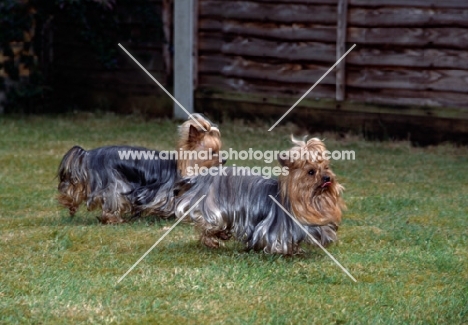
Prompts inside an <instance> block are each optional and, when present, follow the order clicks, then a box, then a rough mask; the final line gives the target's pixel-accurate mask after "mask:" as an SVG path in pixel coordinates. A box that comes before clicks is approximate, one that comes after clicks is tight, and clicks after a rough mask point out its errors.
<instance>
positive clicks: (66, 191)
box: [57, 146, 88, 215]
mask: <svg viewBox="0 0 468 325" xmlns="http://www.w3.org/2000/svg"><path fill="white" fill-rule="evenodd" d="M86 155H87V151H86V150H84V149H83V148H81V147H79V146H74V147H73V148H71V149H70V150H69V151H68V152H67V153H66V154H65V156H64V157H63V159H62V161H61V162H60V165H59V169H58V173H57V176H58V178H59V185H58V190H59V195H58V198H57V199H58V202H59V203H60V204H61V205H63V206H65V207H67V208H68V209H69V210H70V215H74V214H75V212H76V210H77V209H78V206H79V205H80V204H81V202H83V200H85V199H86V197H87V189H88V169H87V161H86Z"/></svg>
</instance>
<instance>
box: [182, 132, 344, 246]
mask: <svg viewBox="0 0 468 325" xmlns="http://www.w3.org/2000/svg"><path fill="white" fill-rule="evenodd" d="M293 143H294V144H295V146H294V147H293V148H292V149H290V150H289V151H286V152H283V154H281V155H280V156H279V157H278V161H279V163H280V164H281V165H282V166H283V168H284V167H287V171H288V172H287V173H283V174H282V175H281V176H280V177H279V178H278V180H274V179H265V178H264V177H263V176H240V175H238V174H241V173H239V172H238V171H236V169H235V167H231V168H227V167H225V168H223V170H224V171H225V173H226V174H223V175H224V176H221V175H219V174H221V172H220V173H219V174H218V175H216V173H214V172H211V173H205V174H207V175H206V176H204V174H200V175H197V176H195V177H194V178H190V179H189V178H186V179H183V180H181V181H180V182H179V183H178V188H179V191H180V192H179V194H180V197H178V198H177V199H176V208H175V213H176V217H178V218H181V217H182V216H183V215H184V213H186V211H188V210H189V209H190V208H192V207H193V205H194V204H195V203H196V202H197V201H198V200H199V199H200V198H201V197H202V196H203V195H206V197H205V198H204V199H203V200H202V201H201V202H200V203H198V205H197V206H196V207H194V208H193V209H192V210H191V211H190V213H189V216H190V219H191V221H192V222H193V223H194V224H195V227H196V228H197V230H198V231H199V232H200V234H201V241H202V243H203V244H205V245H206V246H208V247H219V245H220V240H228V239H230V237H231V236H234V237H235V238H236V239H237V240H238V241H240V242H242V243H244V244H245V245H246V249H247V250H251V249H253V250H257V251H259V250H263V251H264V252H266V253H276V254H283V255H293V254H297V253H300V252H301V249H300V247H299V245H300V243H301V242H309V243H310V242H312V241H311V239H310V238H309V237H308V235H307V234H306V233H305V232H304V230H302V229H301V228H300V227H299V226H298V225H297V224H296V223H295V222H294V221H293V220H292V219H291V217H290V216H289V215H287V214H286V213H285V212H284V211H283V210H282V209H281V208H280V207H279V206H278V205H277V204H276V203H275V202H273V200H272V199H271V198H270V197H269V196H270V195H271V196H273V197H274V198H275V199H276V200H277V201H279V202H281V203H282V206H283V207H284V208H285V209H286V210H287V211H289V212H290V214H291V215H292V216H294V218H296V220H297V221H299V223H300V224H302V225H303V226H304V228H305V229H307V231H308V232H309V233H310V234H311V235H312V236H313V237H314V238H315V239H316V240H317V241H318V242H320V243H321V244H322V245H323V246H326V245H328V244H330V243H332V242H334V241H336V240H337V236H336V232H337V230H338V225H339V223H340V221H341V214H342V209H344V208H345V204H344V202H343V200H342V197H341V194H342V191H343V190H344V188H343V186H341V185H340V184H339V183H338V182H337V180H336V177H335V174H334V173H333V172H332V170H331V169H330V166H329V161H328V160H325V159H323V153H324V151H325V150H326V149H325V145H324V144H323V142H322V141H320V140H319V139H317V138H312V139H310V140H308V141H307V142H305V141H298V140H294V139H293ZM313 152H315V154H317V156H316V157H313V156H312V155H311V154H310V155H307V154H308V153H313ZM304 153H306V155H304ZM298 154H302V156H301V155H299V156H298ZM217 170H218V171H220V169H217ZM213 174H214V175H216V176H213ZM284 174H287V175H284ZM226 175H227V176H226Z"/></svg>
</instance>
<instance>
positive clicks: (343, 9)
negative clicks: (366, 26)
mask: <svg viewBox="0 0 468 325" xmlns="http://www.w3.org/2000/svg"><path fill="white" fill-rule="evenodd" d="M337 10H338V12H337V26H336V60H338V59H339V58H340V57H341V56H342V55H343V54H344V53H345V52H346V28H347V16H348V0H338V8H337ZM345 61H346V58H345V59H343V60H342V61H341V62H340V63H339V64H338V65H337V67H336V100H338V101H342V100H344V99H345V86H346V77H345V72H346V64H345Z"/></svg>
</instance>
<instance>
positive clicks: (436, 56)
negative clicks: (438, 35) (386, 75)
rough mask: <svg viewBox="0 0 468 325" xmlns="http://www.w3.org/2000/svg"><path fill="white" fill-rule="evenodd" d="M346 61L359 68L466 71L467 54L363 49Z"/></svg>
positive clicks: (457, 51)
mask: <svg viewBox="0 0 468 325" xmlns="http://www.w3.org/2000/svg"><path fill="white" fill-rule="evenodd" d="M346 61H347V62H348V63H350V64H354V65H361V66H382V67H389V66H392V67H415V68H416V67H418V68H436V69H439V68H449V69H466V70H468V52H467V51H463V50H446V49H440V50H439V49H395V50H390V49H379V48H364V49H357V50H353V51H352V52H351V53H349V54H348V56H347V58H346Z"/></svg>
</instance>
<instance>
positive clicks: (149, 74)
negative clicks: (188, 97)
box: [119, 43, 206, 132]
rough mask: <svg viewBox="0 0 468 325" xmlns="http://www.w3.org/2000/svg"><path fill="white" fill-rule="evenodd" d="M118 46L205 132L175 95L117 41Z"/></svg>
mask: <svg viewBox="0 0 468 325" xmlns="http://www.w3.org/2000/svg"><path fill="white" fill-rule="evenodd" d="M119 46H120V48H121V49H122V50H124V52H125V53H127V55H128V56H129V57H131V58H132V60H133V61H135V63H136V64H137V65H138V66H139V67H140V68H141V69H143V71H144V72H146V74H147V75H148V76H149V77H150V78H151V79H153V81H154V82H155V83H157V84H158V86H159V87H161V89H162V90H164V92H165V93H166V94H167V95H168V96H169V97H171V98H172V100H173V101H174V102H175V103H176V104H177V105H179V107H180V108H182V109H183V110H184V112H185V113H187V115H188V116H189V117H190V118H191V119H192V120H194V121H195V123H197V124H198V126H199V127H201V128H202V130H203V131H205V132H206V129H205V128H204V127H203V126H202V125H201V124H200V122H198V121H197V120H196V119H195V118H194V117H193V116H192V114H190V113H189V112H188V111H187V110H186V109H185V108H184V106H182V104H181V103H179V101H178V100H177V99H175V97H174V96H172V95H171V93H170V92H168V91H167V90H166V88H164V87H163V85H161V84H160V83H159V81H157V80H156V78H155V77H153V75H152V74H151V73H149V72H148V70H146V69H145V67H143V66H142V65H141V64H140V62H138V61H137V60H136V59H135V58H134V57H133V55H131V54H130V52H128V51H127V50H126V49H125V47H123V45H122V44H120V43H119Z"/></svg>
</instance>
